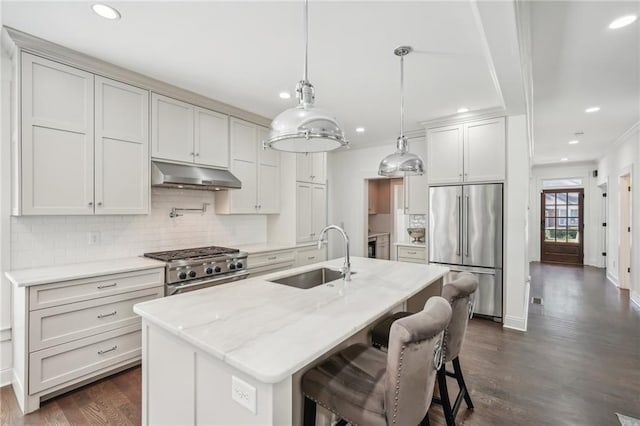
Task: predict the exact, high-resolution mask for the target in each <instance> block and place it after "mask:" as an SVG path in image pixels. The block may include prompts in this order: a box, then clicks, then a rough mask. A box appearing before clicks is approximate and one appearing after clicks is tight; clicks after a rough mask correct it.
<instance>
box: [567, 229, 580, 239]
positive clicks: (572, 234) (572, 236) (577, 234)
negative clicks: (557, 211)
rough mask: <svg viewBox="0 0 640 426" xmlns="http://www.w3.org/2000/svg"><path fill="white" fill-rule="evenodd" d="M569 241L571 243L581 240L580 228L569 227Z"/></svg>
mask: <svg viewBox="0 0 640 426" xmlns="http://www.w3.org/2000/svg"><path fill="white" fill-rule="evenodd" d="M567 241H568V242H570V243H579V242H580V232H579V231H578V228H577V227H576V228H569V230H568V231H567Z"/></svg>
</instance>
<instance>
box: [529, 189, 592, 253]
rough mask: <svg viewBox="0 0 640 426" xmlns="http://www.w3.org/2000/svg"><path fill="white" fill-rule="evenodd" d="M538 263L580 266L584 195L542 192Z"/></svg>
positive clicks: (570, 191) (575, 191) (579, 191)
mask: <svg viewBox="0 0 640 426" xmlns="http://www.w3.org/2000/svg"><path fill="white" fill-rule="evenodd" d="M540 205H541V206H542V212H541V217H542V218H543V219H542V221H541V225H540V231H541V232H540V260H541V261H542V262H549V263H567V264H572V265H582V263H583V260H584V243H583V242H584V225H583V218H584V192H583V190H582V189H547V190H544V191H542V194H541V201H540Z"/></svg>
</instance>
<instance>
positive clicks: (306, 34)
mask: <svg viewBox="0 0 640 426" xmlns="http://www.w3.org/2000/svg"><path fill="white" fill-rule="evenodd" d="M308 57H309V0H305V2H304V81H306V82H308V81H309V75H308V71H307V70H308V62H309V60H308Z"/></svg>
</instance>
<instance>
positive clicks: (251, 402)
mask: <svg viewBox="0 0 640 426" xmlns="http://www.w3.org/2000/svg"><path fill="white" fill-rule="evenodd" d="M231 399H233V400H234V401H236V402H237V403H238V404H240V405H242V406H243V407H244V408H246V409H247V410H249V411H251V412H252V413H253V414H256V388H255V387H254V386H251V385H250V384H249V383H247V382H245V381H243V380H240V379H238V378H237V377H236V376H231Z"/></svg>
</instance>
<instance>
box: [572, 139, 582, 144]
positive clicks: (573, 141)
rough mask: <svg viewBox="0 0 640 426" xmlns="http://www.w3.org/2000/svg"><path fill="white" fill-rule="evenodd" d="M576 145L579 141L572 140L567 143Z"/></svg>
mask: <svg viewBox="0 0 640 426" xmlns="http://www.w3.org/2000/svg"><path fill="white" fill-rule="evenodd" d="M577 143H580V141H579V140H577V139H574V140H572V141H569V145H575V144H577Z"/></svg>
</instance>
